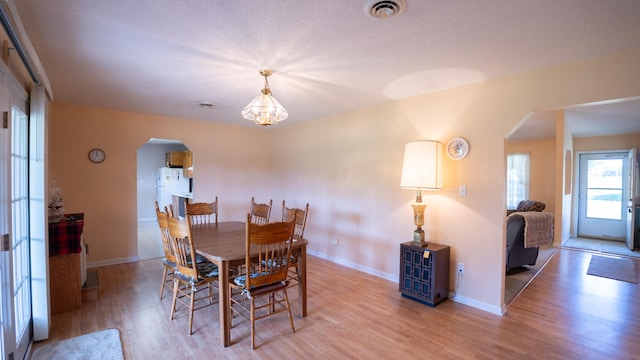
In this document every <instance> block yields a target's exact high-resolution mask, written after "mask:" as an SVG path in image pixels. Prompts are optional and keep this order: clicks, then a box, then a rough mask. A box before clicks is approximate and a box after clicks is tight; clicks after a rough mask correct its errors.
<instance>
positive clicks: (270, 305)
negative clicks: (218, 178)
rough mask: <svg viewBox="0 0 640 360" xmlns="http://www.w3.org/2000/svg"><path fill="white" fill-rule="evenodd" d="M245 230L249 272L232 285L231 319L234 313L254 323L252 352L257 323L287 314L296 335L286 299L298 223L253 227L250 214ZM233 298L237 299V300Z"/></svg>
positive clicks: (252, 325)
mask: <svg viewBox="0 0 640 360" xmlns="http://www.w3.org/2000/svg"><path fill="white" fill-rule="evenodd" d="M246 226H247V231H246V240H245V243H246V244H245V269H246V270H247V271H246V273H245V274H244V275H240V276H236V277H233V278H232V279H231V280H230V281H229V287H230V291H229V294H230V297H231V314H230V317H231V318H233V313H234V312H235V313H238V314H239V315H241V316H243V317H245V318H247V319H248V320H249V321H251V348H252V349H255V322H256V320H260V319H263V318H265V317H267V316H271V315H274V314H277V313H280V312H283V311H287V313H288V315H289V324H290V325H291V330H292V331H293V332H294V333H295V332H296V329H295V326H294V324H293V317H292V316H291V306H290V305H289V297H288V296H287V287H288V286H289V281H288V280H287V272H288V264H287V263H288V259H289V258H290V257H291V244H292V243H293V242H292V241H291V240H292V239H293V230H294V226H295V223H294V222H293V221H290V222H274V223H268V224H265V225H259V224H254V223H252V222H251V214H247V224H246ZM252 250H254V251H253V255H252ZM255 250H257V255H255ZM233 294H238V295H236V296H235V297H234V296H233ZM247 303H248V304H247Z"/></svg>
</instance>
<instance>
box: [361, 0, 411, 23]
mask: <svg viewBox="0 0 640 360" xmlns="http://www.w3.org/2000/svg"><path fill="white" fill-rule="evenodd" d="M406 7H407V3H406V2H405V0H369V1H367V4H366V5H365V8H364V11H366V12H367V14H369V15H370V16H372V17H374V18H376V19H386V18H390V17H392V16H396V15H399V14H401V13H402V12H403V11H404V9H405V8H406Z"/></svg>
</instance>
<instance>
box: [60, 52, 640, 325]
mask: <svg viewBox="0 0 640 360" xmlns="http://www.w3.org/2000/svg"><path fill="white" fill-rule="evenodd" d="M639 64H640V51H636V52H630V53H625V54H618V55H615V56H610V57H605V58H599V59H594V60H590V61H583V62H579V63H573V64H566V65H562V66H556V67H553V68H548V69H542V70H539V71H534V72H530V73H526V74H521V75H517V76H511V77H506V78H502V79H497V80H492V81H486V82H482V83H478V84H473V85H469V86H464V87H460V88H457V89H451V90H447V91H442V92H437V93H432V94H428V95H424V96H419V97H415V98H411V99H406V100H402V101H392V102H389V103H387V104H383V105H379V106H375V107H371V108H366V109H361V110H359V111H355V112H350V113H345V114H339V115H335V116H331V117H326V118H322V119H316V120H312V121H307V122H303V123H297V124H293V123H292V124H286V125H285V126H282V127H280V128H274V129H273V131H266V132H265V131H262V130H263V129H257V128H236V127H231V126H222V125H215V124H209V123H204V122H194V121H187V120H180V119H168V118H161V117H153V116H148V115H140V114H130V113H121V112H115V111H108V110H99V109H92V108H84V107H77V106H73V105H62V104H57V105H56V104H54V106H52V111H51V131H50V133H49V136H50V139H51V144H50V148H49V149H50V153H49V155H50V157H51V161H50V167H51V176H52V177H53V178H57V179H58V180H59V181H60V183H61V185H62V187H63V190H64V194H65V205H66V206H67V207H68V210H71V211H85V212H88V213H89V215H88V218H87V234H86V236H87V239H88V241H89V242H90V243H92V244H93V243H95V244H94V245H92V254H90V257H89V261H93V262H99V261H109V260H112V259H126V258H131V257H135V255H136V251H137V249H136V245H135V241H133V240H132V239H134V238H135V226H136V206H135V198H136V196H135V178H134V177H135V172H136V167H135V155H134V154H135V151H136V149H137V148H138V147H139V146H141V145H142V144H143V143H144V142H145V141H146V140H147V139H148V138H149V137H152V136H153V137H163V138H167V137H169V138H176V136H178V139H179V140H182V141H183V142H184V144H185V145H186V146H187V147H188V148H189V149H191V150H193V151H194V153H195V154H198V155H197V169H198V175H197V176H198V178H200V177H202V178H201V179H207V181H204V180H197V181H196V182H195V183H196V189H195V191H196V192H198V193H199V194H204V195H205V196H209V195H220V193H221V192H222V193H224V195H225V198H226V200H224V201H221V202H222V203H223V204H225V205H224V206H226V207H227V208H226V209H224V210H225V211H227V212H228V213H229V214H230V215H229V219H231V218H234V217H235V216H236V215H238V216H241V215H242V213H243V212H246V204H247V198H248V197H250V196H251V195H256V196H258V197H261V196H268V197H272V198H273V199H274V201H275V202H276V204H279V202H280V201H281V199H286V200H287V202H288V203H289V204H293V205H298V206H301V205H303V204H304V203H305V202H309V203H310V211H309V220H308V225H307V230H306V232H305V237H306V238H308V239H309V240H310V245H309V248H310V249H309V250H310V253H312V254H315V255H318V256H322V257H326V258H329V259H332V260H334V261H337V262H340V263H343V264H347V265H349V266H353V267H356V268H359V269H362V270H364V271H367V272H370V273H374V274H376V275H379V276H382V277H385V278H388V279H390V280H394V281H397V278H398V269H399V259H398V257H399V244H400V243H401V242H404V241H408V240H410V239H411V236H412V232H413V229H414V225H413V220H412V218H413V215H412V209H411V207H410V204H411V202H412V201H413V200H414V199H415V193H414V192H413V191H410V190H403V189H401V188H400V186H399V183H400V171H401V166H402V152H403V145H404V143H405V142H407V141H411V140H417V139H435V140H440V141H442V142H443V143H446V141H448V140H449V139H450V138H452V137H454V136H463V137H465V138H467V140H469V142H470V144H471V152H470V154H469V156H468V157H467V158H465V159H463V160H461V161H453V160H450V159H448V158H446V157H445V159H444V171H445V178H444V189H443V190H442V191H439V192H432V193H425V194H424V195H425V196H424V201H425V202H426V204H427V205H428V208H427V211H426V224H425V227H424V228H425V231H426V232H427V233H428V239H429V240H430V241H433V242H438V243H442V244H447V245H450V246H451V247H452V253H451V262H452V266H451V268H452V270H453V269H454V267H455V265H454V264H455V262H464V263H465V275H464V277H463V279H462V282H461V283H460V286H459V287H458V288H457V289H456V290H455V291H456V294H457V295H456V297H455V300H456V301H459V302H462V303H465V304H468V305H471V306H474V307H477V308H480V309H483V310H486V311H490V312H493V313H502V312H503V311H504V304H503V295H502V292H503V284H504V276H503V272H504V256H505V254H504V248H505V245H504V244H505V242H504V228H505V216H504V209H505V200H504V188H505V187H504V182H505V180H504V174H505V170H504V156H505V148H504V139H505V137H506V136H507V134H508V133H509V132H510V131H511V130H512V129H513V128H514V127H515V126H516V125H517V124H518V123H519V122H520V121H521V120H522V119H523V118H524V117H525V116H526V115H527V114H528V113H530V112H531V111H532V110H540V111H542V110H548V109H556V108H559V107H562V106H566V105H571V104H581V103H587V102H592V101H598V100H606V99H615V98H627V97H632V96H638V95H640V65H639ZM596 84H597V86H596ZM94 146H100V147H103V148H105V150H107V156H108V160H107V162H106V163H105V164H102V165H93V164H90V163H89V162H88V161H87V160H86V152H87V151H88V150H89V149H90V148H91V147H94ZM200 154H205V155H203V156H204V160H203V156H202V155H200ZM200 172H202V173H200ZM459 185H466V186H467V196H466V197H461V196H459V195H458V186H459ZM275 211H276V212H277V211H279V205H276V206H275ZM333 236H337V238H338V245H336V246H332V245H330V243H329V241H330V239H331V238H332V237H333ZM455 283H456V281H455V278H454V276H453V275H452V276H451V278H450V285H451V288H452V289H453V287H454V285H455Z"/></svg>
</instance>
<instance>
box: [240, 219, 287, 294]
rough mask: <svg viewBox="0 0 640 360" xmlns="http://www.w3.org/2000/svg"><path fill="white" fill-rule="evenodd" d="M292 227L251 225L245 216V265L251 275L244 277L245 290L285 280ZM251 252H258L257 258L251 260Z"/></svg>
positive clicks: (283, 225)
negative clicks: (253, 250)
mask: <svg viewBox="0 0 640 360" xmlns="http://www.w3.org/2000/svg"><path fill="white" fill-rule="evenodd" d="M294 225H295V224H294V222H293V221H289V222H275V223H268V224H265V225H260V224H254V223H252V222H251V214H247V235H246V246H245V247H246V254H245V265H246V268H247V269H249V273H250V274H251V276H249V275H247V279H246V288H248V289H251V288H254V287H260V286H263V285H269V284H273V283H276V282H283V281H286V279H287V272H288V261H289V258H290V257H291V244H292V241H291V240H292V239H293V230H294ZM252 249H255V250H257V251H258V256H257V257H253V258H252V256H251V253H252V251H251V250H252Z"/></svg>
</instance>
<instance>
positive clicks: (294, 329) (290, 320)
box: [282, 288, 296, 332]
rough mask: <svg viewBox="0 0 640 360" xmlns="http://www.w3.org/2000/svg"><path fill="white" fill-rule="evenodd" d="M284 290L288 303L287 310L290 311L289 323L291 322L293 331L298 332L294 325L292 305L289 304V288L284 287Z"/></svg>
mask: <svg viewBox="0 0 640 360" xmlns="http://www.w3.org/2000/svg"><path fill="white" fill-rule="evenodd" d="M282 292H284V300H285V303H286V304H287V312H288V313H289V323H290V324H291V330H292V331H293V332H296V328H295V327H294V326H293V316H291V306H289V296H288V295H287V289H286V288H285V289H282Z"/></svg>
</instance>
